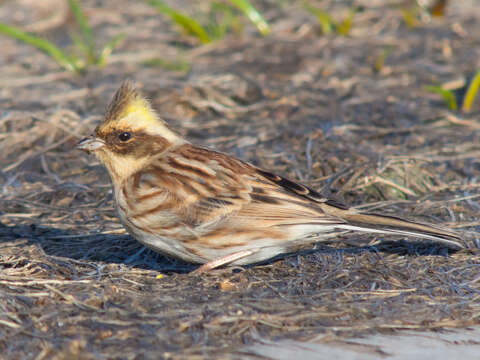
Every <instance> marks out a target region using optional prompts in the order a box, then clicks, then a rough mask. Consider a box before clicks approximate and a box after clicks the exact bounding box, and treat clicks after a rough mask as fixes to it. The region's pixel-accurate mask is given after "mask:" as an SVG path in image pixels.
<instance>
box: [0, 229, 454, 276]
mask: <svg viewBox="0 0 480 360" xmlns="http://www.w3.org/2000/svg"><path fill="white" fill-rule="evenodd" d="M352 236H354V235H352ZM18 240H22V241H20V242H19V241H18ZM8 242H11V243H12V245H7V244H6V243H8ZM350 243H351V241H350ZM25 245H36V246H38V247H40V248H41V249H42V251H43V252H44V253H45V254H46V255H47V256H53V257H63V258H67V259H73V260H79V261H87V262H88V261H93V262H103V263H117V264H125V265H128V266H132V267H136V268H140V269H148V270H156V271H160V272H164V273H188V272H191V271H193V270H195V269H196V268H197V267H198V265H196V264H190V263H186V262H184V261H181V260H177V259H173V258H170V257H167V256H164V255H162V254H159V253H156V252H154V251H152V250H150V249H148V248H146V247H145V246H143V245H142V244H140V243H139V242H138V241H136V240H135V239H134V238H133V237H131V236H130V235H124V234H105V233H99V234H78V233H76V232H75V231H73V230H64V229H59V228H54V227H45V226H36V225H35V224H31V225H14V226H7V225H4V224H2V223H1V222H0V247H3V248H5V247H6V246H8V247H10V248H11V247H12V246H17V247H20V246H25ZM3 252H4V251H2V253H3ZM362 252H374V253H379V254H382V253H385V254H398V255H417V256H431V255H437V256H447V255H448V254H450V253H453V252H455V250H452V249H449V248H447V247H445V246H443V245H442V244H437V243H431V242H418V241H404V240H399V241H382V242H381V243H379V244H377V245H375V246H371V245H360V246H359V244H353V246H352V247H347V248H345V247H344V248H341V249H339V248H337V247H334V246H331V245H329V244H324V243H322V244H318V243H317V244H316V245H315V246H314V247H313V248H312V249H308V250H302V251H297V252H294V253H286V254H281V255H279V256H276V257H274V258H272V259H270V260H268V261H264V262H261V263H257V264H252V265H248V266H246V267H247V268H250V267H253V266H256V265H264V264H269V263H272V262H274V261H278V260H279V259H282V258H287V257H291V256H297V255H302V256H305V255H310V254H317V253H325V254H329V253H342V254H359V253H362Z"/></svg>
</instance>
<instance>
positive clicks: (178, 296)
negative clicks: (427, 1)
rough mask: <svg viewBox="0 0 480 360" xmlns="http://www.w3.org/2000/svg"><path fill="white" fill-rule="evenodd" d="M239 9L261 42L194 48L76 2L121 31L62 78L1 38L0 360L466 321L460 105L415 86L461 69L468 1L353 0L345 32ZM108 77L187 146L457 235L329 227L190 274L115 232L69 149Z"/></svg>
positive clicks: (468, 119) (138, 7) (213, 349)
mask: <svg viewBox="0 0 480 360" xmlns="http://www.w3.org/2000/svg"><path fill="white" fill-rule="evenodd" d="M255 4H256V5H257V6H258V7H259V8H260V9H261V11H262V13H263V14H264V15H265V17H266V19H267V20H268V21H269V22H270V24H271V26H272V34H271V35H270V36H268V37H262V36H261V35H259V34H258V33H257V32H256V31H255V29H254V28H253V27H252V26H251V25H250V24H249V23H248V22H247V21H245V27H244V30H243V31H242V32H240V33H232V34H229V35H228V36H227V37H225V38H224V39H223V40H221V41H218V42H215V43H213V44H208V45H200V44H198V43H197V42H196V41H195V39H192V38H191V37H189V36H186V35H183V34H181V33H179V32H178V31H177V30H178V29H177V28H176V27H175V26H174V25H172V24H171V23H170V22H169V21H168V20H167V19H165V17H164V16H162V15H160V14H159V13H157V11H156V10H155V9H153V8H152V7H150V6H148V5H147V4H144V3H143V2H136V1H127V0H105V1H93V0H87V1H82V5H83V7H84V9H85V11H86V13H87V16H88V19H89V21H90V22H91V24H92V25H93V27H94V31H95V36H96V39H97V41H98V43H99V44H104V43H105V42H106V41H108V40H109V39H111V38H112V37H113V36H115V35H118V34H125V36H126V37H125V40H124V41H123V43H122V44H121V46H120V47H119V48H118V49H117V50H116V51H115V52H114V53H113V54H112V55H111V56H110V58H109V62H108V64H107V65H106V66H104V67H102V68H96V67H91V68H89V70H88V71H87V72H86V73H85V74H83V75H78V74H75V73H71V72H66V71H63V70H62V69H61V68H60V67H59V66H58V65H57V64H56V63H55V62H54V61H53V60H52V59H51V58H49V57H48V56H46V55H44V54H43V53H41V52H39V51H38V50H36V49H33V48H32V47H30V46H28V45H26V44H22V43H19V42H17V41H14V40H12V39H9V38H6V37H4V36H2V37H1V38H0V39H1V42H2V51H1V52H0V64H1V66H2V72H1V74H0V109H1V111H0V185H1V188H0V189H1V192H0V358H5V359H71V358H77V359H97V358H113V359H157V358H172V359H181V358H186V357H188V358H190V359H211V358H222V359H223V358H241V357H245V356H246V355H245V353H241V351H240V350H241V349H242V348H244V347H245V346H251V345H252V344H255V341H256V339H259V338H261V339H264V340H265V341H275V340H280V339H283V340H286V339H293V340H296V341H305V340H309V339H312V338H315V339H318V338H319V336H320V337H322V336H323V337H324V338H325V339H330V340H332V339H348V338H349V337H352V336H362V335H365V334H374V333H391V332H395V331H400V330H402V329H410V330H432V329H433V330H435V329H444V328H466V327H469V326H474V325H478V324H479V323H480V281H479V270H480V257H479V255H480V251H479V242H478V237H479V231H480V222H479V220H478V211H479V208H480V201H479V200H480V195H479V194H478V188H479V186H480V185H479V184H478V178H479V176H480V162H479V160H478V159H479V156H480V145H479V144H480V123H479V122H478V115H479V113H480V111H479V110H480V106H479V105H478V104H480V101H477V105H476V106H474V108H473V111H472V112H471V113H469V114H464V113H462V112H459V111H458V112H455V111H450V110H448V108H447V107H446V105H445V103H444V102H443V100H442V99H441V98H440V97H439V96H438V95H433V94H430V93H428V92H426V91H425V90H424V86H425V85H431V84H434V83H445V82H450V81H451V82H454V81H457V80H460V81H461V80H462V79H467V78H468V77H469V76H471V74H472V73H474V72H475V71H476V70H477V69H478V68H479V65H480V63H479V61H478V59H479V58H480V12H479V11H478V2H476V1H473V0H472V1H461V2H453V1H452V2H450V3H449V6H448V8H447V12H446V14H445V16H443V17H440V18H426V17H425V18H424V19H423V20H422V21H421V23H419V26H417V27H414V28H411V27H408V26H406V24H405V22H404V21H403V19H402V14H401V11H400V9H399V8H398V6H397V5H396V3H393V2H390V1H366V0H365V1H359V2H358V4H362V5H363V7H362V9H361V11H360V12H359V13H358V14H356V16H355V18H354V25H353V28H352V31H351V33H350V34H349V36H346V37H344V36H340V35H338V34H336V33H332V34H330V35H328V36H325V35H322V34H321V33H320V28H319V25H318V23H317V21H316V19H315V18H314V17H313V16H312V15H311V14H309V13H308V12H306V11H305V10H304V8H303V6H302V3H301V2H300V1H298V2H297V1H284V2H275V1H263V2H261V1H260V2H255ZM176 6H179V7H181V8H182V9H184V11H186V12H191V13H192V12H193V13H194V12H195V11H198V12H201V11H203V8H204V7H205V3H204V2H191V3H189V2H176ZM317 6H322V7H324V8H326V9H328V10H329V11H331V12H332V14H333V15H334V16H335V17H337V18H342V17H343V16H345V14H346V13H347V12H348V4H347V2H343V1H331V2H328V1H323V2H318V3H317ZM0 21H3V22H6V23H9V24H14V25H17V26H21V27H23V28H25V29H28V30H30V31H35V32H36V33H38V34H41V35H42V36H45V37H47V38H49V39H51V40H53V41H55V42H56V43H58V44H60V45H62V46H69V41H70V40H69V37H68V32H69V31H72V30H75V29H74V23H73V21H72V16H71V15H69V14H68V11H67V10H66V7H65V6H64V4H63V2H60V1H58V0H48V1H42V2H39V1H33V0H4V1H1V2H0ZM152 59H161V60H162V62H163V65H162V66H155V65H154V62H153V61H152ZM382 59H383V60H384V61H383V64H382ZM165 63H167V64H170V65H169V66H166V65H165ZM172 64H173V65H175V66H171V65H172ZM185 64H186V65H188V66H187V68H186V67H185ZM172 67H173V68H175V69H172ZM125 78H129V79H132V80H134V81H135V82H136V83H137V84H138V86H140V87H141V88H142V91H143V92H144V93H145V94H146V95H147V96H148V97H149V98H150V99H152V101H153V103H154V105H155V108H156V109H157V110H158V112H159V114H160V115H161V116H162V117H163V118H164V119H166V120H167V121H168V122H169V124H170V125H171V126H172V128H174V129H175V130H176V131H178V132H179V133H181V134H182V135H185V136H186V137H187V138H188V139H189V140H191V141H192V142H195V143H198V144H202V145H207V146H210V147H213V148H215V149H218V150H221V151H225V152H228V153H231V154H234V155H236V156H238V157H240V158H242V159H244V160H247V161H250V162H252V163H254V164H256V165H259V166H262V167H264V168H267V169H269V170H272V171H275V172H277V173H280V174H283V175H285V176H288V177H290V178H292V179H296V180H299V181H302V182H304V183H306V184H308V185H310V186H312V187H313V188H316V189H319V190H321V191H323V192H324V193H326V194H329V195H331V196H334V197H337V198H338V199H340V200H341V201H344V202H346V203H348V204H351V205H353V206H358V207H359V208H362V209H371V210H376V211H382V212H385V213H391V214H396V215H399V216H403V217H407V218H412V219H417V220H421V221H426V222H431V223H436V224H440V225H443V226H445V227H450V228H453V229H456V230H458V231H459V232H460V233H461V234H462V235H463V236H464V239H465V245H466V247H467V249H465V250H462V251H457V252H452V251H451V250H449V249H446V248H444V247H441V246H438V245H435V244H430V243H420V242H415V241H412V240H408V241H407V240H406V239H403V238H401V239H396V238H390V237H385V236H366V235H362V236H360V235H357V234H350V235H346V236H344V237H342V238H341V239H340V240H342V241H339V242H335V243H332V244H330V245H328V246H326V245H322V246H318V247H317V248H316V249H313V250H312V249H306V251H305V252H304V253H302V254H290V255H288V256H286V257H283V258H280V259H276V260H275V261H271V262H269V263H267V264H262V265H257V266H252V267H247V268H233V269H232V268H227V269H220V270H215V271H212V272H211V273H208V274H206V275H202V276H197V275H192V274H189V271H191V270H192V269H194V268H195V266H194V265H191V264H185V263H180V262H178V261H176V260H173V259H169V258H166V257H163V256H162V255H159V254H156V253H153V252H151V251H149V250H147V249H145V248H143V247H142V246H141V245H140V244H139V243H137V242H136V241H135V240H134V239H133V238H131V237H130V236H128V235H126V234H125V231H124V230H123V228H122V226H121V225H120V224H119V222H118V220H117V218H116V214H115V210H114V207H113V198H112V191H111V187H110V182H109V178H108V175H107V173H106V171H105V170H104V169H103V168H102V167H101V166H100V164H99V163H98V162H97V161H96V160H95V159H93V158H92V157H89V156H87V155H85V154H83V153H80V152H78V151H76V150H74V146H75V144H76V143H77V142H78V140H79V139H81V138H83V137H85V136H86V135H88V134H90V133H91V131H92V130H93V129H94V127H95V125H96V124H97V123H98V122H99V121H100V119H101V117H102V114H103V112H104V109H105V106H106V104H107V103H108V102H109V100H110V98H111V96H112V95H113V93H114V91H115V89H116V88H117V87H118V86H119V84H120V83H121V81H122V80H123V79H125ZM459 94H461V91H459ZM242 354H243V355H242Z"/></svg>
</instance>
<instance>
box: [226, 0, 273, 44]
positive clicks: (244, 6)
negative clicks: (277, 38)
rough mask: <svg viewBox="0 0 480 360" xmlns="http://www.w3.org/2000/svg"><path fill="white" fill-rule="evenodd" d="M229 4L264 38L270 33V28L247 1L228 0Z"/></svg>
mask: <svg viewBox="0 0 480 360" xmlns="http://www.w3.org/2000/svg"><path fill="white" fill-rule="evenodd" d="M230 2H231V3H232V4H233V5H235V6H236V7H237V8H238V9H240V11H242V12H243V13H244V14H245V15H246V16H247V17H248V19H249V20H250V21H251V22H252V23H253V24H254V25H255V26H256V28H257V29H258V31H260V34H262V35H263V36H266V35H268V34H269V33H270V26H269V25H268V23H267V22H266V21H265V19H264V18H263V16H262V15H261V14H260V13H259V12H258V11H257V9H255V7H254V6H253V5H252V4H251V3H250V2H249V1H248V0H230Z"/></svg>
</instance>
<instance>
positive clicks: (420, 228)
mask: <svg viewBox="0 0 480 360" xmlns="http://www.w3.org/2000/svg"><path fill="white" fill-rule="evenodd" d="M342 218H343V219H344V220H346V223H345V224H342V225H340V226H339V227H340V228H342V229H347V230H356V231H367V232H376V233H383V234H398V235H408V236H416V237H419V238H423V239H428V240H432V241H435V242H438V243H442V244H445V245H448V246H450V247H454V248H457V249H463V248H465V246H464V245H463V244H462V242H461V241H462V238H461V237H460V235H458V234H457V233H455V232H453V231H450V230H446V229H442V228H439V227H436V226H433V225H427V224H421V223H417V222H413V221H409V220H404V219H400V218H397V217H394V216H388V215H380V214H373V213H354V212H351V211H346V213H344V214H342Z"/></svg>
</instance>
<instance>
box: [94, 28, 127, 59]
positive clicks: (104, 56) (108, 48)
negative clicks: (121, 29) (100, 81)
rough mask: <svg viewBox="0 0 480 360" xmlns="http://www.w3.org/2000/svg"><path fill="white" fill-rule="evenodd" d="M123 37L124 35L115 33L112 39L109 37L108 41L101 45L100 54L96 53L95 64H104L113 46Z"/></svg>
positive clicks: (113, 48)
mask: <svg viewBox="0 0 480 360" xmlns="http://www.w3.org/2000/svg"><path fill="white" fill-rule="evenodd" d="M123 39H125V35H123V34H121V35H117V36H115V37H114V38H113V39H111V40H110V41H109V42H107V43H106V44H105V46H104V47H103V49H102V51H100V54H99V55H98V59H97V65H99V66H102V65H105V63H106V62H107V58H108V57H109V56H110V54H111V53H112V52H113V50H115V48H116V47H117V46H118V45H119V44H120V42H122V40H123Z"/></svg>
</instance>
